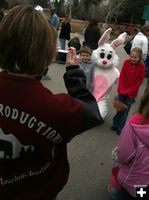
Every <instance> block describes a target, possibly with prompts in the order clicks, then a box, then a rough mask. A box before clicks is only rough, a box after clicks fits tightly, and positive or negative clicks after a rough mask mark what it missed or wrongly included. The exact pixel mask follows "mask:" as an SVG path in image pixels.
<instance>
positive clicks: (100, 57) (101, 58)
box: [91, 28, 127, 69]
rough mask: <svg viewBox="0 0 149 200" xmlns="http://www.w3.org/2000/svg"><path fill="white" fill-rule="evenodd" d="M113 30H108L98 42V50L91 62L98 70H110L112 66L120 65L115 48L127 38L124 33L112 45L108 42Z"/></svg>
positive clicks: (93, 54) (94, 52)
mask: <svg viewBox="0 0 149 200" xmlns="http://www.w3.org/2000/svg"><path fill="white" fill-rule="evenodd" d="M111 31H112V29H111V28H109V29H107V30H106V31H105V32H104V33H103V35H102V36H101V38H100V40H99V42H98V48H97V49H96V50H94V51H93V53H92V56H91V60H92V62H93V63H94V66H95V67H98V68H105V69H106V68H110V67H112V66H114V67H117V66H118V63H119V59H118V56H117V55H116V52H115V48H117V47H118V46H120V45H121V44H123V42H124V41H125V38H126V35H127V34H126V33H122V34H120V35H119V36H118V38H116V39H115V40H113V41H112V42H111V43H110V44H109V43H108V40H109V38H110V33H111Z"/></svg>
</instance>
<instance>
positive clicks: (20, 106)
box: [0, 66, 103, 200]
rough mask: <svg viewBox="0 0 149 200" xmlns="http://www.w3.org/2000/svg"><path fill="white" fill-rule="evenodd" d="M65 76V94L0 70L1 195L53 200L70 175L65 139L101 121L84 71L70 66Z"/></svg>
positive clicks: (1, 196) (3, 198) (5, 199)
mask: <svg viewBox="0 0 149 200" xmlns="http://www.w3.org/2000/svg"><path fill="white" fill-rule="evenodd" d="M71 68H72V67H71ZM68 69H69V68H68ZM68 69H67V70H68ZM64 79H65V84H66V87H67V89H68V93H69V95H68V94H56V95H54V94H53V93H52V92H51V91H49V90H48V89H46V88H45V87H44V86H43V85H42V83H40V82H39V81H37V80H34V79H32V78H25V77H20V76H16V75H12V74H9V73H7V72H1V73H0V198H1V199H2V200H8V199H11V200H20V199H21V200H26V199H28V200H52V199H53V198H54V197H55V196H56V195H57V194H58V192H59V191H60V190H61V189H62V188H63V186H64V185H65V184H66V182H67V179H68V174H69V164H68V160H67V149H66V148H67V147H66V146H67V142H69V141H70V140H71V139H72V138H73V137H74V136H75V135H77V134H80V133H82V132H84V131H85V130H87V129H90V128H92V127H94V126H97V125H99V124H100V123H102V122H103V120H102V118H101V116H100V113H99V111H98V108H97V105H96V101H95V99H94V97H93V96H92V95H91V93H90V92H89V91H88V90H87V89H86V87H85V75H84V73H83V72H82V71H81V70H79V69H77V66H74V69H71V70H68V71H67V72H66V73H65V75H64Z"/></svg>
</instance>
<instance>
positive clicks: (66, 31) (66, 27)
mask: <svg viewBox="0 0 149 200" xmlns="http://www.w3.org/2000/svg"><path fill="white" fill-rule="evenodd" d="M70 22H71V15H66V16H65V18H64V20H63V21H62V24H61V31H60V34H59V40H60V45H61V49H63V50H65V46H66V40H68V41H69V40H70V33H71V25H70Z"/></svg>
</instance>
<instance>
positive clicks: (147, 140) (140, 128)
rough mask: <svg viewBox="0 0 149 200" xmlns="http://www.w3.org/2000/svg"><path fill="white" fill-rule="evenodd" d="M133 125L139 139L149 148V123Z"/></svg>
mask: <svg viewBox="0 0 149 200" xmlns="http://www.w3.org/2000/svg"><path fill="white" fill-rule="evenodd" d="M131 126H132V128H133V130H134V132H135V135H136V136H137V137H138V138H139V140H140V141H141V142H142V143H143V144H145V145H146V146H147V147H148V148H149V124H145V125H136V124H131Z"/></svg>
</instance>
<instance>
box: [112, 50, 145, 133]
mask: <svg viewBox="0 0 149 200" xmlns="http://www.w3.org/2000/svg"><path fill="white" fill-rule="evenodd" d="M144 73H145V65H144V63H143V61H142V51H141V49H139V48H134V49H133V50H132V51H131V53H130V58H129V59H127V60H125V61H124V64H123V67H122V70H121V72H120V77H119V82H118V100H120V101H121V102H122V103H124V104H125V105H126V106H127V108H126V109H125V110H123V111H117V113H116V115H115V116H114V118H113V124H112V127H111V130H113V131H116V133H117V134H118V135H119V134H120V133H121V130H122V129H123V127H124V125H125V122H126V119H127V116H128V112H129V110H130V107H131V105H132V103H133V101H134V99H135V98H136V97H137V94H138V90H139V87H140V86H141V84H142V82H143V79H144Z"/></svg>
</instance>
